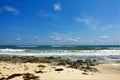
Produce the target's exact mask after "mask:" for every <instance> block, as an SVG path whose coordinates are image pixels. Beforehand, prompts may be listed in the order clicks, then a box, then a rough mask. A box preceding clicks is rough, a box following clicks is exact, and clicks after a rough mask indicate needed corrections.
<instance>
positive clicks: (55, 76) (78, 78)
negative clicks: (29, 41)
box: [0, 56, 120, 80]
mask: <svg viewBox="0 0 120 80" xmlns="http://www.w3.org/2000/svg"><path fill="white" fill-rule="evenodd" d="M119 79H120V64H119V61H116V62H104V63H101V62H99V61H96V60H91V59H86V60H77V61H71V60H68V59H62V58H61V57H33V56H31V57H28V56H24V57H16V56H12V57H11V56H0V80H119Z"/></svg>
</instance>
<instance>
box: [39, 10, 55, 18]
mask: <svg viewBox="0 0 120 80" xmlns="http://www.w3.org/2000/svg"><path fill="white" fill-rule="evenodd" d="M38 15H39V16H43V17H49V18H53V17H56V15H54V14H50V13H47V12H45V11H40V12H39V13H38Z"/></svg>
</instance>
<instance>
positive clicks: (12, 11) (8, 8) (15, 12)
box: [4, 5, 19, 14]
mask: <svg viewBox="0 0 120 80" xmlns="http://www.w3.org/2000/svg"><path fill="white" fill-rule="evenodd" d="M4 8H5V10H6V11H8V12H11V13H13V14H19V11H18V10H17V9H16V8H14V7H11V6H7V5H5V6H4Z"/></svg>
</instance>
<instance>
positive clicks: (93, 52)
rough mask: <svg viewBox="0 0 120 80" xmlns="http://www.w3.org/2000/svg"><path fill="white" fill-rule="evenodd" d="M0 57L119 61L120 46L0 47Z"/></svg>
mask: <svg viewBox="0 0 120 80" xmlns="http://www.w3.org/2000/svg"><path fill="white" fill-rule="evenodd" d="M0 55H9V56H45V57H47V56H54V57H63V58H68V59H73V60H77V59H84V58H86V57H87V58H95V59H100V60H120V45H62V46H59V45H41V46H7V45H6V46H5V45H4V46H0Z"/></svg>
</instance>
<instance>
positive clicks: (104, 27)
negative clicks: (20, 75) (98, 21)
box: [101, 24, 113, 30]
mask: <svg viewBox="0 0 120 80" xmlns="http://www.w3.org/2000/svg"><path fill="white" fill-rule="evenodd" d="M112 27H113V26H112V25H111V24H109V25H107V26H103V27H101V29H102V30H109V29H111V28H112Z"/></svg>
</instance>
